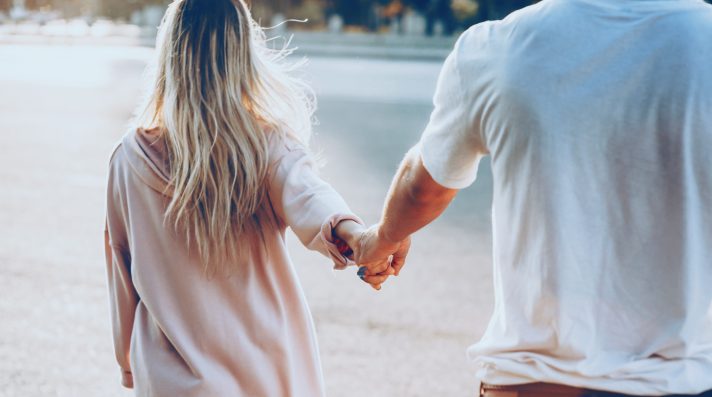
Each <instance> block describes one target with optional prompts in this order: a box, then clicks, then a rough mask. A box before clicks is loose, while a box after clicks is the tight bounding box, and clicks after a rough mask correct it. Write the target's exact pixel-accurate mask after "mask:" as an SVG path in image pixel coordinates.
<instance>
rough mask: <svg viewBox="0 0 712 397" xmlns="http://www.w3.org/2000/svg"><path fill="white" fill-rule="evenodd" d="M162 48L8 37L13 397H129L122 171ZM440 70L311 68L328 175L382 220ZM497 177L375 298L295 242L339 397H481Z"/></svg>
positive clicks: (426, 237)
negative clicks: (115, 340)
mask: <svg viewBox="0 0 712 397" xmlns="http://www.w3.org/2000/svg"><path fill="white" fill-rule="evenodd" d="M152 55H153V54H152V50H151V49H150V48H147V47H141V46H138V47H136V46H124V45H122V44H120V43H112V44H111V45H98V44H90V43H79V42H68V43H61V42H60V43H54V44H46V43H44V44H43V43H33V44H18V43H15V44H12V43H8V42H3V39H2V38H1V37H0V87H2V89H0V112H2V117H0V183H1V184H2V186H3V187H2V189H0V224H1V225H3V227H2V228H0V291H2V299H0V318H1V319H2V321H0V357H2V360H0V397H34V396H72V397H74V396H79V397H83V396H87V397H93V396H101V397H120V396H129V395H131V393H130V392H128V391H126V390H123V389H122V388H121V386H120V384H119V380H118V379H119V378H118V374H119V372H118V367H117V365H116V364H115V362H114V357H113V350H112V346H111V337H110V324H109V311H108V310H109V308H108V295H107V291H106V281H105V267H104V266H105V265H104V258H103V255H104V254H103V241H102V239H103V234H102V231H103V226H104V225H103V222H104V189H105V177H106V169H107V168H106V167H107V161H108V156H109V154H110V152H111V149H112V147H113V145H114V144H115V142H117V141H118V140H119V139H120V137H121V135H122V134H123V133H124V131H125V128H126V125H127V121H128V119H129V117H130V114H131V112H132V110H133V108H134V106H135V105H136V104H137V103H138V101H139V99H140V95H141V91H140V89H141V75H142V71H143V69H144V67H145V65H146V62H147V61H148V60H149V59H150V58H151V57H152ZM439 69H440V61H432V60H422V59H408V60H406V59H398V60H394V59H381V58H371V57H349V56H338V57H336V56H331V57H312V58H311V59H310V63H309V66H308V68H307V70H306V77H307V78H308V79H309V80H310V81H311V83H312V84H313V86H314V87H315V89H316V92H317V94H318V96H319V111H318V114H317V116H318V119H319V125H318V126H317V131H316V134H315V137H314V148H315V150H316V151H317V152H318V153H321V154H320V157H321V158H322V160H323V162H324V164H325V165H324V167H323V170H322V171H323V176H324V178H325V179H326V180H327V181H329V182H330V183H332V184H333V185H334V187H335V188H337V189H338V190H339V191H340V192H341V193H342V194H343V196H344V197H345V198H346V200H347V201H348V202H349V203H350V204H351V206H352V208H353V209H354V211H355V212H357V213H358V214H359V215H361V216H362V217H363V218H364V219H365V220H366V221H367V222H375V221H377V219H378V215H379V213H380V208H381V205H382V202H383V199H384V197H385V194H386V191H387V188H388V184H389V181H390V179H391V177H392V174H393V172H394V171H395V168H396V166H397V164H398V162H399V161H400V159H401V157H402V155H403V154H404V153H405V151H406V150H407V149H408V148H409V147H410V146H411V145H412V144H414V143H415V142H417V140H418V137H419V135H420V133H421V131H422V129H423V127H424V126H425V124H426V123H427V120H428V116H429V113H430V110H431V107H432V106H431V104H430V103H431V96H432V92H433V90H434V88H435V82H436V79H437V74H438V72H439ZM491 194H492V181H491V174H490V169H489V166H488V164H486V163H485V164H483V166H482V167H481V169H480V176H479V180H478V182H477V183H476V184H475V185H474V186H473V187H472V188H470V189H466V190H464V191H463V192H461V193H460V195H459V196H458V198H457V199H456V200H455V202H454V203H453V205H452V206H451V208H450V209H449V210H448V211H447V212H446V213H445V214H444V216H443V217H442V218H441V219H440V220H438V221H436V222H435V223H434V224H433V225H431V226H429V227H428V228H426V229H425V230H423V231H421V232H419V233H418V234H416V235H415V237H414V245H413V249H412V252H411V255H410V259H409V262H408V264H407V265H406V268H405V269H404V271H403V273H402V274H401V276H400V277H398V278H396V279H393V280H392V281H390V282H389V283H388V284H386V285H385V286H384V289H383V291H381V292H375V291H373V290H371V289H370V288H368V287H367V286H366V285H365V284H363V283H362V282H361V281H360V280H358V278H357V277H356V275H355V269H351V270H347V271H343V272H334V271H332V270H331V268H330V263H329V261H328V260H326V259H325V258H322V257H320V256H318V255H316V254H314V253H311V252H308V251H306V250H305V249H304V248H303V247H302V246H301V245H299V243H298V241H297V240H296V239H295V238H293V236H291V235H290V236H289V242H290V252H291V253H292V254H293V259H294V262H295V264H296V267H297V271H298V273H299V276H300V279H301V282H302V285H303V288H304V290H305V292H306V295H307V299H308V301H309V304H310V307H311V310H312V313H313V316H314V319H315V323H316V327H317V332H318V337H319V343H320V350H321V355H322V360H323V367H324V373H325V378H326V388H327V392H328V395H330V396H338V397H342V396H343V397H360V396H369V397H379V396H384V397H386V396H391V397H392V396H471V395H474V393H475V387H476V384H475V380H474V369H473V368H472V367H471V366H470V364H468V362H467V360H466V358H465V349H466V348H467V346H468V345H470V344H472V343H474V342H475V341H476V340H477V339H478V338H479V337H480V336H481V334H482V333H483V332H484V329H485V327H486V325H487V320H488V318H489V315H490V313H491V310H492V286H491V284H492V276H491V238H490V233H489V230H490V215H489V214H490V210H489V207H490V201H491Z"/></svg>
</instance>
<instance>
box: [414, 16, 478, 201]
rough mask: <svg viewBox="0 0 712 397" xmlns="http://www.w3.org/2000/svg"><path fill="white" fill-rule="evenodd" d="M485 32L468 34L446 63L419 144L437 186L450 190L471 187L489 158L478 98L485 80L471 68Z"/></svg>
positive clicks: (424, 161) (425, 164) (468, 32)
mask: <svg viewBox="0 0 712 397" xmlns="http://www.w3.org/2000/svg"><path fill="white" fill-rule="evenodd" d="M481 28H482V27H480V26H477V27H475V28H472V29H470V30H468V31H467V32H465V33H464V34H463V35H462V36H461V37H460V38H459V39H458V41H457V44H455V48H454V49H453V51H452V52H451V53H450V55H449V56H448V58H447V59H446V60H445V64H444V65H443V68H442V71H441V72H440V77H439V79H438V83H437V88H436V90H435V96H434V99H433V104H434V105H435V108H434V110H433V112H432V114H431V116H430V121H429V122H428V125H427V127H426V128H425V132H424V133H423V136H422V138H421V140H420V143H419V146H420V153H421V157H422V160H423V165H424V166H425V168H426V169H427V170H428V172H429V173H430V175H431V176H432V177H433V179H434V180H435V181H436V182H438V183H439V184H440V185H442V186H445V187H447V188H450V189H463V188H466V187H468V186H470V185H471V184H472V183H473V182H474V181H475V179H476V177H477V168H478V166H479V162H480V160H481V159H482V157H484V156H485V155H486V154H487V148H486V145H485V143H484V140H483V139H482V133H481V131H480V130H481V128H480V120H479V117H480V115H481V111H480V110H479V109H477V105H478V103H477V102H479V101H478V100H477V99H478V98H476V96H477V95H476V91H478V88H477V87H478V86H479V85H481V82H480V81H477V79H478V78H482V77H480V76H477V75H475V74H476V73H474V71H473V70H472V67H471V65H470V64H471V63H472V62H471V59H472V56H471V51H478V50H479V48H477V47H475V48H472V47H473V46H472V44H475V43H478V42H481V41H482V39H481V38H479V37H474V36H477V35H481V34H482V33H481V32H480V30H482V29H481ZM481 55H482V54H481V53H480V54H476V56H477V57H481ZM465 58H466V60H465ZM465 62H466V63H467V65H465V66H466V68H464V67H463V63H465Z"/></svg>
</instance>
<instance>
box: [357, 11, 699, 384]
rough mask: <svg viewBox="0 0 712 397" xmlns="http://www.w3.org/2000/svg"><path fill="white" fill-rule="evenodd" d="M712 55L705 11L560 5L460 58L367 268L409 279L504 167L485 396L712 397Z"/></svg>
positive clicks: (471, 44) (467, 40)
mask: <svg viewBox="0 0 712 397" xmlns="http://www.w3.org/2000/svg"><path fill="white" fill-rule="evenodd" d="M709 37H712V7H710V6H709V5H707V4H706V3H704V2H703V1H702V0H545V1H542V2H540V3H538V4H536V5H533V6H531V7H528V8H526V9H523V10H520V11H518V12H516V13H514V14H512V15H511V16H509V17H508V18H506V19H505V20H503V21H497V22H486V23H483V24H480V25H477V26H474V27H473V28H471V29H470V30H468V31H467V32H465V33H464V34H463V35H462V37H461V38H460V39H459V40H458V43H457V44H456V46H455V49H454V51H453V52H452V54H451V55H450V56H449V57H448V59H447V61H446V62H445V65H444V68H443V71H442V73H441V76H440V80H439V83H438V88H437V92H436V94H435V100H434V102H435V110H434V112H433V114H432V116H431V120H430V123H429V125H428V127H427V128H426V130H425V132H424V134H423V137H422V140H421V142H420V144H419V145H418V146H416V147H415V148H414V149H412V150H411V151H410V152H409V153H408V155H407V156H406V158H405V160H404V162H403V164H402V166H401V168H400V170H399V171H398V174H397V175H396V178H395V180H394V183H393V186H392V187H391V192H390V194H389V198H388V202H387V204H386V206H385V210H384V214H383V219H382V220H381V222H380V224H379V225H378V226H376V227H374V228H372V229H371V230H370V231H369V233H367V234H366V235H365V237H363V238H362V240H361V246H360V249H358V250H357V253H356V254H357V258H356V259H357V262H359V263H361V264H363V265H365V266H366V267H367V268H368V269H369V270H368V272H367V273H366V275H365V276H364V279H365V280H366V281H369V282H375V283H378V282H380V280H382V276H378V275H377V273H379V272H381V271H383V270H385V269H383V268H382V266H379V265H377V264H376V262H378V261H379V260H383V258H384V257H387V256H388V254H389V253H392V252H396V255H395V259H394V266H393V267H394V268H395V270H396V271H399V270H400V267H401V266H402V264H403V259H404V256H405V254H406V252H407V245H408V241H409V240H408V236H409V235H410V234H412V233H413V232H415V231H416V230H418V229H420V228H422V227H423V226H425V225H427V224H428V223H430V222H431V221H432V220H433V219H435V218H436V217H438V216H439V215H440V213H441V212H442V211H443V210H444V209H445V208H446V207H447V205H448V204H449V203H450V201H451V200H452V198H453V197H454V196H455V194H456V193H457V190H458V189H463V188H465V187H467V186H469V185H470V184H472V183H473V182H474V180H475V177H476V173H477V165H478V162H479V161H480V159H481V158H482V157H483V156H485V155H489V156H491V160H492V172H493V176H494V199H493V233H494V258H493V259H494V266H495V270H494V281H495V298H496V300H495V302H496V303H495V307H494V313H493V316H492V319H491V321H490V324H489V327H488V329H487V331H486V332H485V335H484V337H483V338H482V340H481V341H480V342H479V343H477V344H475V345H473V346H472V347H470V349H469V350H468V354H469V357H470V358H471V359H472V360H473V361H474V362H475V363H476V364H478V366H479V371H478V373H477V377H478V379H479V380H480V381H481V382H482V388H481V395H483V396H581V395H589V396H590V395H603V394H600V393H603V392H604V391H606V392H612V393H617V394H618V395H648V396H660V395H680V394H685V395H696V394H699V393H704V392H705V391H706V390H710V389H712V311H710V303H711V302H712V155H711V153H712V72H710V69H709V62H710V61H711V60H712V42H710V40H709ZM389 271H393V269H389ZM379 277H381V278H379ZM607 395H610V394H607ZM704 395H711V396H712V391H709V392H707V393H706V394H704Z"/></svg>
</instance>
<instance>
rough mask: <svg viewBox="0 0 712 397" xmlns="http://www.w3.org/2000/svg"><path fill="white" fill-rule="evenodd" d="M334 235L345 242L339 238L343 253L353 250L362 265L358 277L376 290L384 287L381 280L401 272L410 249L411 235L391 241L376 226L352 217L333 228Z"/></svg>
mask: <svg viewBox="0 0 712 397" xmlns="http://www.w3.org/2000/svg"><path fill="white" fill-rule="evenodd" d="M334 235H335V237H336V238H338V239H339V240H341V241H342V242H343V244H341V243H338V242H337V245H340V246H341V247H342V248H343V252H342V253H344V254H346V255H347V256H348V254H351V257H352V259H353V260H354V261H355V262H356V263H357V264H358V265H359V266H360V267H361V268H360V269H359V272H358V275H359V277H360V278H361V279H362V280H363V281H365V282H367V283H368V284H370V285H371V287H373V288H374V289H376V290H380V289H381V284H383V283H384V282H385V281H386V280H387V279H388V277H390V276H393V275H398V273H399V272H400V269H401V268H403V265H404V264H405V258H406V256H407V255H408V250H409V249H410V239H407V240H405V241H403V242H398V243H394V242H390V241H388V240H387V239H385V238H384V236H383V235H382V233H379V228H378V227H377V226H373V227H371V228H369V229H368V230H367V229H366V228H365V227H364V226H362V225H360V224H358V223H356V222H353V221H343V222H341V223H339V224H338V225H337V226H336V228H335V229H334ZM344 245H346V246H347V247H348V248H346V247H344ZM348 251H351V252H348Z"/></svg>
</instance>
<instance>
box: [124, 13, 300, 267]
mask: <svg viewBox="0 0 712 397" xmlns="http://www.w3.org/2000/svg"><path fill="white" fill-rule="evenodd" d="M157 50H158V62H157V64H156V65H155V66H156V68H155V72H154V74H155V76H154V77H153V79H154V81H153V83H152V84H153V85H152V86H151V89H150V92H149V95H148V96H147V100H146V103H145V104H144V105H143V106H142V107H141V109H140V110H139V112H138V116H137V119H136V125H137V126H139V127H143V128H147V129H148V128H158V129H160V130H161V134H162V136H163V137H165V142H166V145H167V149H168V156H169V163H170V178H171V179H170V185H169V189H170V190H172V195H171V197H170V202H169V204H168V206H167V208H166V212H165V220H166V222H167V223H170V224H172V225H173V227H174V228H175V229H176V230H177V231H178V232H180V233H183V234H184V236H185V237H186V240H187V241H188V243H189V245H190V246H191V247H194V248H195V249H197V253H198V254H199V256H200V258H201V260H202V262H203V265H204V267H205V271H206V272H207V273H215V272H217V271H228V272H231V271H232V270H235V268H236V266H237V263H236V260H235V258H237V257H238V256H239V247H240V239H241V238H243V237H245V236H244V235H245V234H250V235H254V233H253V232H258V231H259V226H260V225H259V218H258V217H257V213H258V211H259V210H260V208H261V207H262V205H263V201H264V197H265V182H266V174H267V167H268V164H269V156H268V143H267V134H268V133H278V134H285V133H286V134H291V135H294V136H295V137H297V138H298V139H300V140H301V141H302V142H303V143H304V144H307V142H308V139H309V136H310V135H311V128H312V115H313V112H314V101H313V95H312V93H311V91H310V90H309V88H308V87H307V86H306V85H305V84H304V83H303V82H302V81H301V80H299V79H298V78H295V77H293V76H292V74H293V73H292V72H293V71H294V70H295V69H296V68H297V67H298V66H299V65H298V64H292V63H290V62H287V60H286V57H287V56H288V55H289V54H290V50H288V49H286V45H285V48H282V49H278V50H273V49H270V48H268V46H267V40H266V39H265V34H264V33H263V31H262V29H261V28H260V27H259V26H258V25H257V24H256V23H255V21H254V20H253V19H252V17H251V15H250V11H249V9H248V7H247V5H246V4H245V2H244V1H243V0H176V1H174V2H173V3H171V4H170V6H169V7H168V11H167V12H166V14H165V16H164V18H163V22H162V23H161V27H160V29H159V35H158V40H157Z"/></svg>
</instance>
